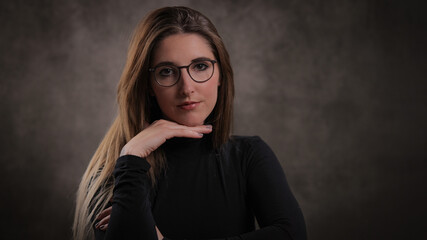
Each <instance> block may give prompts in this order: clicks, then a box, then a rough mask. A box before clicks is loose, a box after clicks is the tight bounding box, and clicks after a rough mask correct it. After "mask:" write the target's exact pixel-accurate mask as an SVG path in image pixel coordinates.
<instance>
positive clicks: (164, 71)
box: [158, 66, 176, 77]
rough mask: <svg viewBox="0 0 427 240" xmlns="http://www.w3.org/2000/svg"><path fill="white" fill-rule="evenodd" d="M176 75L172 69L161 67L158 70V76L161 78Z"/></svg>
mask: <svg viewBox="0 0 427 240" xmlns="http://www.w3.org/2000/svg"><path fill="white" fill-rule="evenodd" d="M175 73H176V70H175V69H174V68H173V67H168V66H165V67H162V68H160V69H158V75H159V76H161V77H169V76H172V75H174V74H175Z"/></svg>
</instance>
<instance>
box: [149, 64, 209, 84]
mask: <svg viewBox="0 0 427 240" xmlns="http://www.w3.org/2000/svg"><path fill="white" fill-rule="evenodd" d="M203 61H207V62H211V63H212V67H213V69H212V74H211V76H210V77H209V78H208V79H206V80H203V81H198V80H196V79H194V78H193V76H191V73H190V66H191V65H193V64H197V63H199V62H203ZM215 63H217V61H216V60H211V59H206V60H201V61H196V62H192V63H190V64H188V65H187V66H175V65H172V64H171V65H170V66H173V67H176V68H177V69H178V77H177V79H176V81H175V82H174V83H173V84H172V85H162V84H161V83H159V81H157V78H156V74H154V80H155V81H156V83H157V84H159V85H160V86H162V87H172V86H173V85H175V84H177V83H178V82H179V79H180V78H181V69H182V68H186V69H187V73H188V76H190V78H191V79H192V80H193V81H195V82H196V83H204V82H207V81H209V80H210V79H211V78H212V76H213V75H214V72H215ZM163 66H165V65H161V66H155V67H153V68H149V69H148V71H149V72H154V73H155V72H156V69H157V68H158V67H163Z"/></svg>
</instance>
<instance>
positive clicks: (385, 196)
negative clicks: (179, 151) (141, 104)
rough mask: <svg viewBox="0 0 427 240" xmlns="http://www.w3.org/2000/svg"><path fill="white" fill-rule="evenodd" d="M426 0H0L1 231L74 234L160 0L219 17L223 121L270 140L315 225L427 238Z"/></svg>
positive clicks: (317, 235) (328, 234) (343, 235)
mask: <svg viewBox="0 0 427 240" xmlns="http://www.w3.org/2000/svg"><path fill="white" fill-rule="evenodd" d="M421 2H422V1H385V0H374V1H372V0H353V1H348V0H341V1H338V0H323V1H320V0H317V1H314V0H313V1H296V0H294V1H292V0H282V1H279V0H277V1H214V0H211V1H174V2H169V1H137V0H134V1H132V0H121V1H112V0H110V1H83V0H79V1H72V0H69V1H65V0H64V1H53V0H51V1H47V0H46V1H40V0H37V1H32V0H26V1H25V0H15V1H2V2H1V3H0V7H1V10H0V22H1V28H0V36H1V39H0V78H1V88H0V96H1V103H0V110H1V118H0V126H1V139H0V146H1V148H0V150H1V170H0V174H1V176H2V180H1V183H0V190H1V200H0V203H1V212H0V219H1V220H0V221H1V222H0V226H1V231H0V238H1V239H69V238H70V237H71V230H70V229H71V224H72V219H73V211H74V201H75V192H76V190H77V186H78V183H79V181H80V177H81V176H82V174H83V171H84V170H85V168H86V166H87V164H88V161H89V159H90V158H91V156H92V154H93V153H94V151H95V149H96V147H97V145H98V144H99V142H100V140H101V139H102V137H103V135H104V134H105V132H106V130H107V128H108V127H109V125H110V124H111V123H112V120H113V118H114V116H115V114H116V110H117V105H116V103H115V98H116V93H115V91H116V86H117V82H118V80H119V77H120V74H121V71H122V68H123V66H124V61H125V55H126V50H127V45H128V43H129V38H130V34H131V32H132V30H133V28H134V27H135V26H136V24H137V23H138V21H139V20H140V19H141V18H142V17H143V16H144V15H145V14H146V13H147V12H148V11H150V10H153V9H155V8H158V7H160V6H165V5H170V4H173V5H186V6H190V7H193V8H196V9H198V10H200V11H201V12H203V13H205V14H206V15H207V16H208V17H210V18H211V20H212V21H213V22H214V23H215V24H216V26H217V28H218V30H219V31H220V33H221V35H222V37H223V38H224V41H225V43H226V45H227V47H228V50H229V52H230V55H231V59H232V64H233V67H234V70H235V79H236V80H235V84H236V88H237V93H236V101H235V122H234V132H235V133H236V134H241V135H260V136H261V137H262V138H263V139H264V140H265V141H266V142H267V143H269V144H270V146H271V147H272V148H273V150H274V151H275V152H276V154H277V156H278V158H279V159H280V161H281V163H282V166H283V168H284V169H285V171H286V174H287V177H288V180H289V183H290V185H291V187H292V189H293V192H294V193H295V196H296V198H297V199H298V201H299V203H300V205H301V207H302V209H303V211H304V215H305V219H306V223H307V229H308V234H309V238H310V239H328V240H329V239H420V238H422V237H426V236H427V233H426V232H427V230H426V229H427V221H426V217H427V207H426V203H427V197H426V180H427V177H426V170H427V168H426V167H427V164H426V162H427V150H426V146H427V127H426V123H427V94H426V93H427V83H426V81H427V75H426V68H427V65H426V58H425V56H426V50H427V48H426V43H427V37H426V26H427V21H426V19H427V17H426V15H425V11H424V10H425V8H423V6H421V5H420V3H421Z"/></svg>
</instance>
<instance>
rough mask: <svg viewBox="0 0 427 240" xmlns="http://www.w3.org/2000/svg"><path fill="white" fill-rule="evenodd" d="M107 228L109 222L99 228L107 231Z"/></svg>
mask: <svg viewBox="0 0 427 240" xmlns="http://www.w3.org/2000/svg"><path fill="white" fill-rule="evenodd" d="M107 228H108V223H107V224H104V225H101V226H100V227H99V229H100V230H102V231H106V230H107Z"/></svg>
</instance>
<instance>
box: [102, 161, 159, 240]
mask: <svg viewBox="0 0 427 240" xmlns="http://www.w3.org/2000/svg"><path fill="white" fill-rule="evenodd" d="M149 169H150V165H149V164H148V162H147V161H146V160H145V159H142V158H140V157H136V156H132V155H125V156H122V157H120V158H119V159H118V160H117V163H116V166H115V169H114V172H113V175H114V179H115V180H114V182H115V183H114V193H113V201H112V212H111V217H110V222H109V224H108V228H107V231H106V232H102V231H100V230H97V229H95V237H96V239H97V240H100V239H146V240H157V234H156V229H155V222H154V219H153V216H152V213H151V203H150V201H149V192H150V185H149V180H148V175H147V171H148V170H149Z"/></svg>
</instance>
